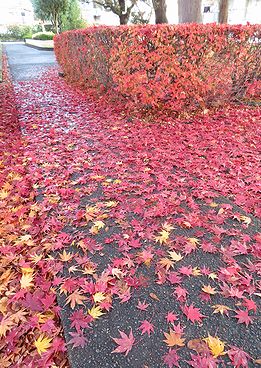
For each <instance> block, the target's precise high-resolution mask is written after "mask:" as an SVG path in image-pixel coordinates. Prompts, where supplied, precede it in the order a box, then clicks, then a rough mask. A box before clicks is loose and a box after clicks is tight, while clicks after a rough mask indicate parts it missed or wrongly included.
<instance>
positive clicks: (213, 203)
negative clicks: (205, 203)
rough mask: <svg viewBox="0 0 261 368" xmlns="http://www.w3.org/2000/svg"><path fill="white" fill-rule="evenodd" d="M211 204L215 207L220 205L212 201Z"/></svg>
mask: <svg viewBox="0 0 261 368" xmlns="http://www.w3.org/2000/svg"><path fill="white" fill-rule="evenodd" d="M209 205H210V207H212V208H215V207H217V206H218V203H216V202H211V203H210V204H209Z"/></svg>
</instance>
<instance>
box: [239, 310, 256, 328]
mask: <svg viewBox="0 0 261 368" xmlns="http://www.w3.org/2000/svg"><path fill="white" fill-rule="evenodd" d="M235 318H237V319H238V323H245V324H246V325H247V326H248V325H249V323H252V322H253V317H251V316H249V314H248V311H247V310H241V309H239V310H237V311H236V315H235Z"/></svg>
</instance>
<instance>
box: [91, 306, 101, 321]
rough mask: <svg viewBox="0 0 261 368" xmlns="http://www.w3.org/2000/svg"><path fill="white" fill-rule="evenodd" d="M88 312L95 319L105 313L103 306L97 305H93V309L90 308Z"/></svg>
mask: <svg viewBox="0 0 261 368" xmlns="http://www.w3.org/2000/svg"><path fill="white" fill-rule="evenodd" d="M88 313H89V315H90V316H92V318H94V319H97V318H99V317H101V316H102V315H103V314H104V313H103V312H102V309H101V307H99V306H97V307H95V306H93V307H92V309H88Z"/></svg>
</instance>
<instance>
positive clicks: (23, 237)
mask: <svg viewBox="0 0 261 368" xmlns="http://www.w3.org/2000/svg"><path fill="white" fill-rule="evenodd" d="M31 239H32V236H31V235H30V234H25V235H21V236H19V238H17V240H16V241H15V245H20V244H28V243H30V241H31ZM30 244H31V243H30Z"/></svg>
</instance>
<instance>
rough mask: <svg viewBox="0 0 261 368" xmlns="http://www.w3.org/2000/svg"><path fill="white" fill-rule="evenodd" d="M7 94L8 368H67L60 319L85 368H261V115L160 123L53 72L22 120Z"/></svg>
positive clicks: (24, 97) (26, 97)
mask: <svg viewBox="0 0 261 368" xmlns="http://www.w3.org/2000/svg"><path fill="white" fill-rule="evenodd" d="M0 88H1V90H0V93H1V97H2V100H3V104H2V105H1V110H0V114H1V118H2V119H1V121H3V123H1V127H0V129H1V137H0V138H1V151H2V152H3V154H2V162H1V173H0V175H1V191H0V198H1V202H0V203H1V206H0V211H1V212H0V219H1V238H2V239H3V245H2V246H1V248H0V252H1V257H0V266H1V301H0V312H1V322H0V335H1V349H2V350H1V358H0V359H1V360H0V365H1V367H9V366H11V367H17V368H18V367H19V368H20V367H24V366H29V367H30V366H35V367H64V366H66V364H67V362H66V360H65V358H64V355H65V343H64V340H63V339H62V337H61V326H60V320H59V315H60V314H61V317H62V320H63V323H64V326H65V328H64V334H65V338H66V341H67V344H68V346H69V349H68V351H69V356H70V359H71V361H73V360H74V359H75V360H76V361H77V364H78V365H79V366H81V367H86V366H87V365H88V367H103V366H106V365H108V364H109V365H110V366H111V367H114V366H115V367H142V368H143V367H144V368H145V367H148V366H149V367H156V366H159V367H160V366H162V367H163V366H164V367H168V368H172V367H179V366H181V367H187V366H191V367H195V368H196V367H202V368H210V367H211V368H215V367H218V366H219V365H220V364H224V365H227V366H229V365H232V366H234V367H236V368H240V367H248V366H249V367H252V366H255V365H256V364H258V362H259V361H258V350H257V342H256V334H257V328H258V298H259V297H260V282H259V280H258V276H260V273H261V270H260V242H261V235H260V229H259V226H260V222H259V220H258V215H260V208H259V207H258V194H259V193H260V186H259V185H260V171H259V166H258V165H259V159H258V157H257V149H258V145H259V144H260V126H259V125H258V121H259V119H260V110H259V109H258V108H251V107H244V106H243V107H227V108H224V109H223V110H220V111H218V112H217V113H214V114H212V115H208V114H207V115H205V116H202V117H198V118H193V120H192V119H191V120H186V121H184V120H181V119H176V120H175V119H171V118H169V120H168V121H165V122H160V121H159V122H157V124H155V121H142V120H140V119H135V118H134V119H132V118H129V117H125V116H124V115H123V114H121V111H120V106H118V111H117V110H116V108H115V106H114V107H113V106H110V105H107V106H106V105H103V104H101V102H100V103H97V102H95V101H94V100H91V99H90V97H89V96H88V95H86V94H84V93H83V92H82V91H79V90H74V89H72V87H70V86H68V85H67V84H66V83H65V82H64V81H62V80H59V78H58V77H57V76H56V75H55V74H54V73H50V74H49V75H47V76H43V77H41V79H39V80H35V81H26V82H19V83H16V84H15V99H16V102H17V106H18V110H16V108H15V106H14V103H13V101H14V91H13V89H12V86H11V83H10V81H9V80H8V79H6V82H5V83H4V84H3V85H1V87H0ZM17 116H18V117H19V120H18V119H17ZM56 298H57V299H58V302H59V306H60V307H58V306H57V304H56ZM82 348H83V349H82ZM79 354H83V357H82V355H79ZM79 356H80V359H79ZM137 362H139V363H137ZM80 364H81V365H80ZM137 364H138V365H137Z"/></svg>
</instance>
